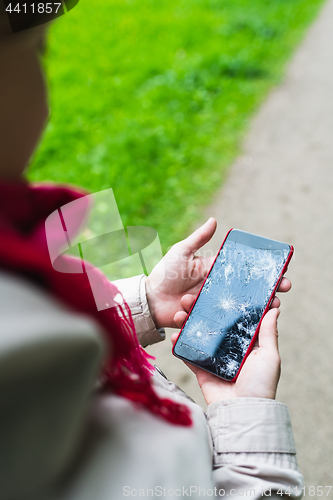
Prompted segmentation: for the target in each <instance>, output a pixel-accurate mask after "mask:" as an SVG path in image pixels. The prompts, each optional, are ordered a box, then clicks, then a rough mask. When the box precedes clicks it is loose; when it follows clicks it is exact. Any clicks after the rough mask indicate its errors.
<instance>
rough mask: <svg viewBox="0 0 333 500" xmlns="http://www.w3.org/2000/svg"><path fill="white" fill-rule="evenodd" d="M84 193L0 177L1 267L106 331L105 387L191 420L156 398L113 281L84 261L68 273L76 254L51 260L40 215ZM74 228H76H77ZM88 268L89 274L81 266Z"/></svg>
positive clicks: (175, 419)
mask: <svg viewBox="0 0 333 500" xmlns="http://www.w3.org/2000/svg"><path fill="white" fill-rule="evenodd" d="M86 194H87V193H85V192H83V191H79V190H77V189H76V188H75V190H74V189H73V188H71V187H59V186H54V185H46V184H44V185H42V184H41V185H31V184H28V183H25V182H23V181H22V182H17V183H7V182H3V183H0V268H2V269H4V270H7V271H9V272H12V273H15V274H17V275H20V276H22V277H24V278H26V279H28V280H30V281H33V282H35V283H37V284H38V285H39V286H40V287H42V288H43V289H44V290H45V291H47V292H49V293H50V294H52V295H53V296H55V297H56V298H58V299H60V300H61V301H62V302H63V303H65V304H67V305H68V306H69V307H71V308H72V309H73V310H74V311H78V312H80V313H83V314H86V315H89V316H90V317H93V318H94V319H95V320H96V321H97V322H98V323H99V324H100V325H101V326H102V330H103V331H104V333H105V338H106V341H107V345H109V346H110V351H109V353H108V355H107V359H106V361H105V364H104V366H103V369H102V374H101V381H102V387H103V390H105V391H111V392H114V393H116V394H119V395H120V396H123V397H125V398H127V399H129V400H131V401H133V403H135V404H138V405H140V406H141V407H144V408H146V409H147V410H148V411H150V412H152V413H154V414H155V415H158V416H159V417H161V418H163V419H165V420H167V421H168V422H170V423H173V424H178V425H184V426H189V425H191V418H190V412H189V409H188V407H187V406H185V405H181V404H177V403H175V402H173V401H171V400H169V399H161V398H160V397H159V396H158V395H157V394H156V392H155V390H154V388H153V385H152V382H151V377H152V372H153V370H154V369H153V367H152V365H151V364H150V363H149V360H148V358H149V357H150V356H149V355H148V354H147V353H146V352H145V351H144V350H143V349H142V348H141V346H140V345H139V343H138V340H137V336H136V333H135V328H134V324H133V320H132V317H131V313H130V310H129V307H128V305H127V304H126V303H124V302H123V303H122V305H119V304H118V303H116V302H115V301H114V299H115V297H116V295H117V294H118V293H119V292H118V290H117V289H116V287H115V286H114V285H113V284H112V283H111V282H110V281H109V280H108V279H107V278H106V276H104V275H103V273H102V272H100V271H99V270H98V269H92V266H89V263H87V262H85V263H84V265H83V271H84V272H81V273H71V268H73V264H75V261H79V259H75V257H71V256H68V255H67V256H66V255H60V257H58V259H57V265H59V259H60V264H61V268H62V269H66V268H67V269H68V272H58V271H56V270H55V269H54V268H53V266H52V263H51V260H50V256H49V251H48V246H47V241H46V231H45V220H46V218H47V217H48V216H49V215H50V214H51V213H53V212H54V211H55V210H57V209H59V208H60V207H62V206H63V205H66V204H67V203H69V202H71V201H74V200H77V199H78V198H81V197H83V196H85V195H86ZM78 229H79V228H78ZM87 269H90V271H89V279H90V281H89V279H88V275H87V272H86V270H87ZM91 280H93V281H94V289H96V285H98V286H97V288H98V290H99V294H100V296H102V297H103V296H104V297H105V301H106V302H107V303H108V304H110V306H113V307H109V308H106V309H103V310H98V309H97V307H96V302H95V299H94V296H93V293H92V288H91Z"/></svg>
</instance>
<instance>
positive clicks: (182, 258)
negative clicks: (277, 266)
mask: <svg viewBox="0 0 333 500" xmlns="http://www.w3.org/2000/svg"><path fill="white" fill-rule="evenodd" d="M215 230H216V220H215V219H213V218H212V217H211V218H210V219H208V221H207V222H206V223H205V224H204V225H203V226H201V227H200V228H199V229H197V230H196V231H194V233H192V234H191V235H190V236H189V237H188V238H186V239H185V240H182V241H180V242H179V243H176V244H175V245H174V246H173V247H172V248H171V249H170V250H169V252H168V253H167V254H166V255H165V256H164V257H163V259H162V260H161V261H160V262H159V263H158V264H157V265H156V266H155V267H154V269H153V270H152V272H151V273H150V275H149V276H148V278H147V280H146V292H147V300H148V305H149V309H150V313H151V315H152V318H153V320H154V323H155V325H156V327H157V328H162V327H172V328H175V327H176V328H177V327H178V328H180V327H181V326H182V325H183V323H184V321H185V319H186V316H187V313H188V311H189V309H190V307H191V305H192V304H193V302H194V300H195V297H196V296H197V295H198V293H199V291H200V288H201V286H202V283H203V281H204V279H205V277H206V276H207V273H208V272H209V270H210V267H211V265H212V263H213V261H214V258H215V256H212V255H209V256H207V257H199V256H197V255H195V252H197V251H198V250H199V249H200V248H201V247H203V246H204V245H205V244H206V243H208V241H209V240H210V239H211V238H212V236H213V234H214V233H215ZM290 288H291V283H290V281H289V280H288V279H287V278H283V279H282V281H281V284H280V286H279V289H278V292H288V290H290ZM279 305H280V300H279V299H278V298H277V297H275V298H274V300H273V303H272V307H273V308H274V307H279Z"/></svg>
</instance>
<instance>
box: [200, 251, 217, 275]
mask: <svg viewBox="0 0 333 500" xmlns="http://www.w3.org/2000/svg"><path fill="white" fill-rule="evenodd" d="M214 260H215V257H213V256H212V257H202V263H203V265H204V270H203V275H204V276H207V274H208V273H209V271H210V268H211V267H212V265H213V262H214Z"/></svg>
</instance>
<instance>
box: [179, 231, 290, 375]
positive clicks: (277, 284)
mask: <svg viewBox="0 0 333 500" xmlns="http://www.w3.org/2000/svg"><path fill="white" fill-rule="evenodd" d="M233 229H234V228H231V229H229V231H228V232H227V234H226V235H225V238H224V240H223V243H222V245H221V246H220V248H219V251H218V252H217V254H216V257H215V259H214V262H213V264H212V265H211V267H210V269H209V272H208V273H207V276H206V278H205V280H204V282H203V283H202V286H201V288H200V290H199V293H198V295H197V296H196V298H195V301H194V302H193V305H192V307H191V309H190V311H189V313H188V315H187V316H186V320H185V322H184V324H183V326H182V328H181V330H180V332H179V335H180V334H181V333H182V330H183V328H184V326H185V324H186V322H187V320H188V317H189V316H190V314H191V312H192V309H193V307H194V305H195V303H196V301H197V300H198V297H199V295H200V293H201V290H202V289H203V286H204V284H205V282H206V279H207V278H208V276H209V274H210V272H211V270H212V268H213V266H214V265H215V261H216V259H217V256H218V255H219V253H220V251H221V249H222V247H223V245H224V243H225V240H226V239H227V237H228V234H229V233H230V231H232V230H233ZM293 253H294V247H293V246H292V245H290V252H289V254H288V257H287V259H286V262H285V264H284V266H283V268H282V271H281V274H280V276H279V279H278V280H277V283H276V286H275V287H274V290H273V292H272V294H271V296H270V298H269V301H268V303H267V306H266V308H265V310H264V312H263V314H262V316H261V319H260V321H259V324H258V327H257V329H256V331H255V333H254V335H253V338H252V340H251V343H250V345H249V347H248V350H247V351H246V354H245V356H244V358H243V361H242V363H241V365H240V367H239V369H238V372H237V373H236V375H235V377H234V378H233V379H232V380H229V382H235V381H236V380H237V377H238V375H239V373H240V371H241V369H242V366H243V364H244V363H245V361H246V358H247V357H248V355H249V354H250V352H251V351H252V348H253V344H254V342H255V340H256V338H257V337H258V333H259V330H260V325H261V322H262V320H263V318H264V316H265V314H267V312H268V311H269V308H270V306H271V303H272V300H273V298H274V295H275V293H276V290H277V289H278V288H279V285H280V283H281V280H282V278H283V275H284V274H285V272H286V271H287V269H288V265H289V262H290V260H291V258H292V256H293ZM179 335H178V338H179ZM177 342H178V339H177V340H176V342H175V343H174V345H173V348H172V354H173V355H174V356H175V357H176V358H179V359H183V358H182V357H180V356H178V355H177V354H176V353H175V352H174V350H175V347H176V344H177ZM186 361H187V362H188V363H191V361H189V360H186ZM191 364H194V363H191ZM194 366H196V365H194ZM199 368H201V367H199ZM201 370H204V368H201ZM206 371H207V372H208V373H212V372H210V371H209V370H206ZM212 375H213V373H212ZM216 376H217V375H216ZM221 378H222V377H221ZM222 380H225V379H222Z"/></svg>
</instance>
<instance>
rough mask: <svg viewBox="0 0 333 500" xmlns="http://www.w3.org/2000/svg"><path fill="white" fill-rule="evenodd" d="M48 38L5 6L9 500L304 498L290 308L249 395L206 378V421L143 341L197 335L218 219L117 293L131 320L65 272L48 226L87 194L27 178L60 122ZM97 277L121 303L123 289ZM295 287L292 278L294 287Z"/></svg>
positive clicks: (0, 349)
mask: <svg viewBox="0 0 333 500" xmlns="http://www.w3.org/2000/svg"><path fill="white" fill-rule="evenodd" d="M44 36H45V33H44V29H43V28H33V29H27V30H26V31H24V32H21V33H16V34H13V33H12V32H11V30H10V27H9V23H8V19H7V16H6V14H5V11H4V6H3V4H0V296H1V301H0V317H1V320H0V324H1V329H0V393H1V402H0V424H1V425H0V443H1V446H0V496H1V498H2V499H3V500H7V499H8V500H9V499H10V500H16V499H17V500H21V499H22V500H27V499H30V498H34V499H39V498H40V499H49V498H50V499H51V498H52V499H59V500H65V499H66V500H85V499H86V500H91V499H92V498H94V499H96V500H106V499H111V498H112V499H115V498H117V499H118V498H123V497H128V496H129V497H131V496H141V497H149V496H150V497H159V496H162V497H166V498H173V497H175V496H178V497H179V496H181V497H188V496H191V497H192V498H200V497H202V496H234V497H236V498H237V497H240V496H250V497H251V498H259V497H261V496H262V495H266V496H272V497H278V496H280V495H284V494H286V495H288V496H289V494H290V496H291V497H292V498H299V497H300V496H301V492H302V490H301V488H302V476H301V474H300V472H299V470H298V466H297V461H296V451H295V446H294V441H293V435H292V430H291V423H290V417H289V414H288V410H287V408H286V406H285V405H283V404H281V403H279V402H277V401H275V399H274V398H275V393H276V387H277V383H278V379H279V374H280V358H279V353H278V346H277V318H278V314H279V309H278V307H279V304H280V302H279V299H278V298H275V299H274V301H273V303H272V309H271V310H270V311H269V312H268V313H267V315H266V316H265V318H264V320H263V322H262V324H261V329H260V332H259V338H258V345H257V346H256V347H255V348H254V349H253V351H252V352H251V354H250V356H249V357H248V359H247V360H246V363H245V364H244V366H243V368H242V371H241V373H240V375H239V377H238V379H237V381H236V383H232V384H231V383H228V382H225V381H222V380H220V379H218V378H216V377H215V376H213V375H211V374H209V373H207V372H204V371H202V370H200V369H196V368H195V373H196V375H197V379H198V382H199V385H200V387H201V390H202V392H203V394H204V396H205V399H206V401H207V404H208V410H207V415H205V414H204V412H203V410H202V409H201V408H200V407H199V406H198V405H196V404H195V403H194V402H193V401H191V400H190V399H189V398H187V396H186V395H185V394H184V393H183V392H182V391H180V390H179V389H178V388H177V386H175V385H174V384H173V383H172V382H170V381H169V380H166V379H165V378H164V377H163V375H161V374H160V373H158V372H157V371H153V370H152V368H151V366H149V364H148V361H147V357H146V356H145V354H144V351H143V350H142V349H141V348H139V345H138V340H139V341H141V344H143V345H147V344H149V343H153V342H156V341H158V340H162V339H163V332H161V328H163V327H165V326H177V327H181V326H182V324H183V322H184V320H185V318H186V315H187V312H188V311H189V309H190V307H191V305H192V303H193V301H194V298H195V295H196V294H197V293H198V291H199V289H200V287H201V284H202V282H203V279H204V277H205V276H206V274H207V272H208V270H209V267H210V262H208V261H205V260H203V259H201V258H199V257H197V256H196V255H195V252H196V251H197V250H198V249H199V248H201V246H202V245H204V244H205V243H206V242H207V241H209V239H210V238H211V237H212V235H213V233H214V231H215V228H216V222H215V221H214V219H210V220H209V221H208V222H207V223H206V224H204V225H203V226H202V227H201V228H199V229H198V230H197V231H195V232H194V233H193V234H192V235H190V236H189V237H188V238H186V239H185V240H183V241H181V242H179V243H177V244H176V245H174V247H172V249H171V250H170V251H169V252H168V253H167V254H166V256H165V257H164V259H163V260H162V261H161V262H160V263H159V264H158V265H157V266H156V267H155V269H154V270H153V271H152V273H151V274H150V276H148V277H147V278H146V277H144V276H138V277H134V278H131V279H129V280H125V281H122V282H119V283H117V286H118V288H119V290H120V291H122V293H123V296H124V298H125V301H126V303H127V304H128V306H129V308H130V311H131V314H129V310H128V309H127V305H126V304H124V305H123V308H121V307H116V306H115V307H113V308H112V309H110V311H106V312H103V313H102V312H101V311H96V310H95V309H96V308H94V304H93V302H92V300H91V292H90V290H89V289H88V287H87V286H86V285H87V282H86V281H85V277H84V276H83V275H82V276H81V275H80V276H77V275H76V276H75V275H71V274H68V275H61V273H57V272H56V271H55V270H54V269H52V266H51V264H50V262H49V259H48V255H47V254H46V245H45V219H46V218H47V216H48V215H49V214H50V213H51V212H52V210H54V209H56V208H59V207H60V206H62V205H63V204H65V203H68V202H69V201H71V200H74V199H77V198H78V197H80V196H83V193H81V192H80V191H78V190H74V189H70V188H64V187H57V186H50V185H47V186H33V185H30V184H29V183H27V181H25V180H24V176H23V175H24V171H25V169H26V166H27V164H28V163H29V160H30V158H31V155H32V154H33V151H34V150H35V148H36V145H37V143H38V141H39V138H40V135H41V133H42V130H43V127H44V124H45V121H46V119H47V116H48V106H47V92H46V88H45V83H44V77H43V72H42V70H41V67H40V62H39V51H40V48H41V46H42V44H43V38H44ZM161 273H165V276H164V277H163V280H161V279H160V277H161ZM175 276H176V278H175ZM96 279H98V280H99V283H100V287H101V289H103V291H105V293H107V294H109V295H108V296H110V298H111V299H115V297H116V295H117V289H116V287H115V286H114V285H112V284H111V283H109V282H108V281H107V280H106V278H104V277H103V276H102V275H98V276H97V277H96ZM290 287H291V285H290V282H289V281H288V280H287V279H283V280H282V282H281V284H280V287H279V291H281V292H286V291H288V290H289V289H290ZM135 332H136V333H135ZM173 340H175V339H173Z"/></svg>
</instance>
